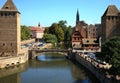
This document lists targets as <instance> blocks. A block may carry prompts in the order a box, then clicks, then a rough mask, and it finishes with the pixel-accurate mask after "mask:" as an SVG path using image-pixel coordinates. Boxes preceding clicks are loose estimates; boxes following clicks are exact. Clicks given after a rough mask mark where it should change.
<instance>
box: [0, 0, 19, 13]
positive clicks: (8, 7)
mask: <svg viewBox="0 0 120 83" xmlns="http://www.w3.org/2000/svg"><path fill="white" fill-rule="evenodd" d="M0 11H13V12H19V11H18V9H17V8H16V6H15V4H14V3H13V1H12V0H7V1H6V3H5V4H4V5H3V7H2V8H1V10H0Z"/></svg>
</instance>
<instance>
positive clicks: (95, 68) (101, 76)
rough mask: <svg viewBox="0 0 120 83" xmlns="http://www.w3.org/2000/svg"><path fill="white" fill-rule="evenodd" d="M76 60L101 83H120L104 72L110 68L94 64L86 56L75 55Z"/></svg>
mask: <svg viewBox="0 0 120 83" xmlns="http://www.w3.org/2000/svg"><path fill="white" fill-rule="evenodd" d="M75 60H76V61H77V62H79V63H80V64H82V65H83V66H84V67H86V68H87V69H88V70H89V71H90V72H92V73H93V74H94V75H95V76H96V77H97V78H98V80H100V82H101V83H120V81H117V80H115V79H113V78H108V77H107V75H106V74H105V72H104V70H102V68H104V67H105V68H106V69H108V68H109V66H103V65H99V64H97V63H95V62H93V61H92V60H91V59H90V58H87V57H86V56H83V57H82V56H81V55H79V54H75Z"/></svg>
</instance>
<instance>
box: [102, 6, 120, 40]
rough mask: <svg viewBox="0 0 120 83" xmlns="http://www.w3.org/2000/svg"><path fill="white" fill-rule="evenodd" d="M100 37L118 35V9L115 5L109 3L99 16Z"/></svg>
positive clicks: (106, 37) (119, 31) (119, 15)
mask: <svg viewBox="0 0 120 83" xmlns="http://www.w3.org/2000/svg"><path fill="white" fill-rule="evenodd" d="M101 24H102V39H103V40H106V39H109V38H111V37H113V36H120V11H119V10H118V9H117V7H116V6H115V5H109V6H108V8H107V9H106V11H105V13H104V14H103V16H102V18H101Z"/></svg>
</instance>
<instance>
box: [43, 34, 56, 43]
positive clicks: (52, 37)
mask: <svg viewBox="0 0 120 83" xmlns="http://www.w3.org/2000/svg"><path fill="white" fill-rule="evenodd" d="M43 40H44V41H45V42H47V43H57V38H56V36H55V35H53V34H44V36H43Z"/></svg>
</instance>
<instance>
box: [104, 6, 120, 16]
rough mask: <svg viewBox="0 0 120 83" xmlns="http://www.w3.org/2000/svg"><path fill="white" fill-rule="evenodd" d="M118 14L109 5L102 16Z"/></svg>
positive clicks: (114, 7) (113, 7)
mask: <svg viewBox="0 0 120 83" xmlns="http://www.w3.org/2000/svg"><path fill="white" fill-rule="evenodd" d="M119 13H120V11H119V10H118V9H117V7H116V6H115V5H109V6H108V8H107V9H106V11H105V13H104V14H103V16H117V15H118V14H119Z"/></svg>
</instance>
